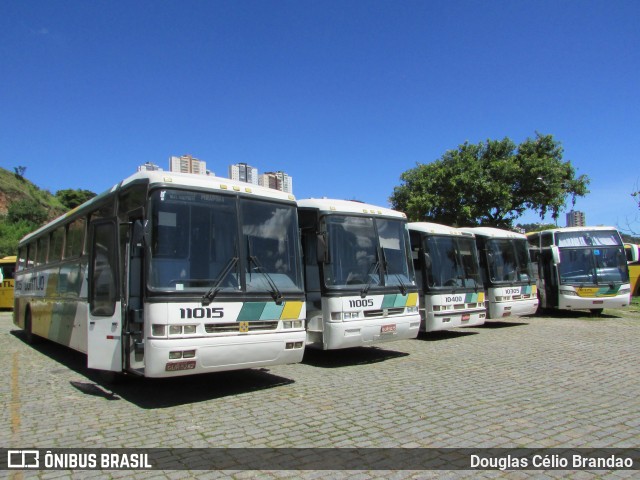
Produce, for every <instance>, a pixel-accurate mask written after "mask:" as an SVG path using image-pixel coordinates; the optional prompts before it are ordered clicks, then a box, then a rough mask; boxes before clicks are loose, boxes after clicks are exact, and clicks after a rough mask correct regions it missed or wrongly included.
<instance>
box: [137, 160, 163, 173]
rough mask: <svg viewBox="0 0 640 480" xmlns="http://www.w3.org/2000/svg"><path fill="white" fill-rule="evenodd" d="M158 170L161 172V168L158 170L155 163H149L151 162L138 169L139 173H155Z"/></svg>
mask: <svg viewBox="0 0 640 480" xmlns="http://www.w3.org/2000/svg"><path fill="white" fill-rule="evenodd" d="M159 170H162V168H160V167H159V166H158V165H156V164H155V163H151V162H146V163H145V164H144V165H140V166H139V167H138V171H139V172H155V171H159Z"/></svg>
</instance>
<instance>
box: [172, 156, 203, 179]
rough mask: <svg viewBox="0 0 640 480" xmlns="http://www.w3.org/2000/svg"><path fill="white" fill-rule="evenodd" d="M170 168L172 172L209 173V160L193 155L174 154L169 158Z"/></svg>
mask: <svg viewBox="0 0 640 480" xmlns="http://www.w3.org/2000/svg"><path fill="white" fill-rule="evenodd" d="M169 169H170V170H171V171H172V172H182V173H193V174H196V175H207V162H203V161H202V160H198V159H197V158H193V157H192V156H191V155H182V156H180V157H175V156H172V157H171V158H170V159H169Z"/></svg>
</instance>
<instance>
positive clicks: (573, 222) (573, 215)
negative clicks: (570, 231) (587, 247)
mask: <svg viewBox="0 0 640 480" xmlns="http://www.w3.org/2000/svg"><path fill="white" fill-rule="evenodd" d="M586 225H587V221H586V219H585V215H584V212H579V211H578V210H571V211H570V212H569V213H567V227H584V226H586Z"/></svg>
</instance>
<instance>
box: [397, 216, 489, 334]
mask: <svg viewBox="0 0 640 480" xmlns="http://www.w3.org/2000/svg"><path fill="white" fill-rule="evenodd" d="M409 236H410V239H411V250H412V254H413V262H414V268H415V271H416V280H417V282H418V291H419V292H420V316H421V318H422V323H421V325H420V330H421V331H423V332H434V331H438V330H448V329H451V328H456V327H472V326H477V325H482V324H483V323H484V321H485V318H486V308H485V304H484V288H483V285H482V278H481V276H480V265H479V263H478V251H477V248H476V243H475V235H473V234H472V233H468V232H463V231H460V230H458V229H457V228H454V227H448V226H445V225H439V224H437V223H427V222H413V223H409Z"/></svg>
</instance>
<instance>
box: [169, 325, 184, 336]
mask: <svg viewBox="0 0 640 480" xmlns="http://www.w3.org/2000/svg"><path fill="white" fill-rule="evenodd" d="M181 333H182V325H169V335H180V334H181Z"/></svg>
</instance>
